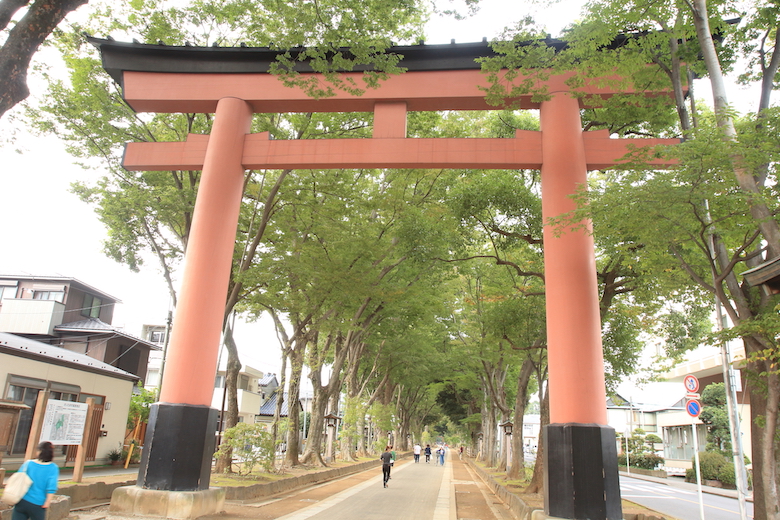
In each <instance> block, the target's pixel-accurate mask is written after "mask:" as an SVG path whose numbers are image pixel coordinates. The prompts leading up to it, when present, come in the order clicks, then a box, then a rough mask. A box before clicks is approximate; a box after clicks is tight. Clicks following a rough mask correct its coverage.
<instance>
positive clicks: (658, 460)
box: [618, 453, 664, 470]
mask: <svg viewBox="0 0 780 520" xmlns="http://www.w3.org/2000/svg"><path fill="white" fill-rule="evenodd" d="M630 462H631V467H632V468H639V469H647V470H654V469H656V468H657V467H658V466H661V465H662V464H663V463H664V458H663V457H660V456H658V455H656V454H655V453H640V454H637V455H632V456H631V457H630ZM618 465H620V466H625V465H626V454H625V453H621V454H619V455H618Z"/></svg>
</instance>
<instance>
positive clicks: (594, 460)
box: [544, 423, 623, 520]
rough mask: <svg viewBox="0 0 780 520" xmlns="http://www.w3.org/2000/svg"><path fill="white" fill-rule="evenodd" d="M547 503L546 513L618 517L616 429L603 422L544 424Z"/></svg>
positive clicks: (592, 519) (583, 518)
mask: <svg viewBox="0 0 780 520" xmlns="http://www.w3.org/2000/svg"><path fill="white" fill-rule="evenodd" d="M544 468H545V486H544V488H545V501H544V511H545V513H546V514H547V515H548V516H554V517H558V518H573V519H577V520H620V519H622V518H623V510H622V506H621V503H620V482H619V481H618V466H617V446H616V442H615V430H614V429H613V428H611V427H609V426H602V425H600V424H579V423H564V424H560V423H558V424H550V425H548V426H545V428H544Z"/></svg>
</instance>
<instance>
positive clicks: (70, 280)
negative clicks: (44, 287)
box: [0, 274, 122, 303]
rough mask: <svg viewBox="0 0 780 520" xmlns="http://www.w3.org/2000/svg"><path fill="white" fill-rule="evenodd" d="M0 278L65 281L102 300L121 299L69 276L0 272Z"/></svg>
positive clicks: (118, 301)
mask: <svg viewBox="0 0 780 520" xmlns="http://www.w3.org/2000/svg"><path fill="white" fill-rule="evenodd" d="M0 280H24V281H34V282H41V283H45V282H59V283H67V284H69V285H71V286H75V287H78V288H79V289H83V290H86V291H87V292H89V293H92V294H95V295H97V296H100V297H102V298H103V299H104V300H110V301H111V302H113V303H122V300H120V299H119V298H116V297H114V296H111V295H110V294H108V293H106V292H103V291H101V290H100V289H95V288H94V287H92V286H91V285H87V284H85V283H84V282H82V281H81V280H79V279H77V278H71V277H68V276H31V275H18V274H1V275H0Z"/></svg>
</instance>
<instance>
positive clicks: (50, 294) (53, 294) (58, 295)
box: [33, 290, 65, 303]
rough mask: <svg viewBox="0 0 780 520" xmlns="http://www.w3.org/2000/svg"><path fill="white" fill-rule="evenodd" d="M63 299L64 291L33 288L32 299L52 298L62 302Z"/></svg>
mask: <svg viewBox="0 0 780 520" xmlns="http://www.w3.org/2000/svg"><path fill="white" fill-rule="evenodd" d="M64 299H65V291H36V290H33V300H54V301H57V302H60V303H62V301H63V300H64Z"/></svg>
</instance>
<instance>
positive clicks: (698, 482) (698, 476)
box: [691, 417, 704, 520]
mask: <svg viewBox="0 0 780 520" xmlns="http://www.w3.org/2000/svg"><path fill="white" fill-rule="evenodd" d="M691 429H692V430H693V459H694V461H695V462H696V468H695V469H696V487H697V488H698V490H699V520H704V495H703V493H702V490H701V464H700V463H699V440H698V434H697V432H696V417H694V418H693V420H692V421H691Z"/></svg>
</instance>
